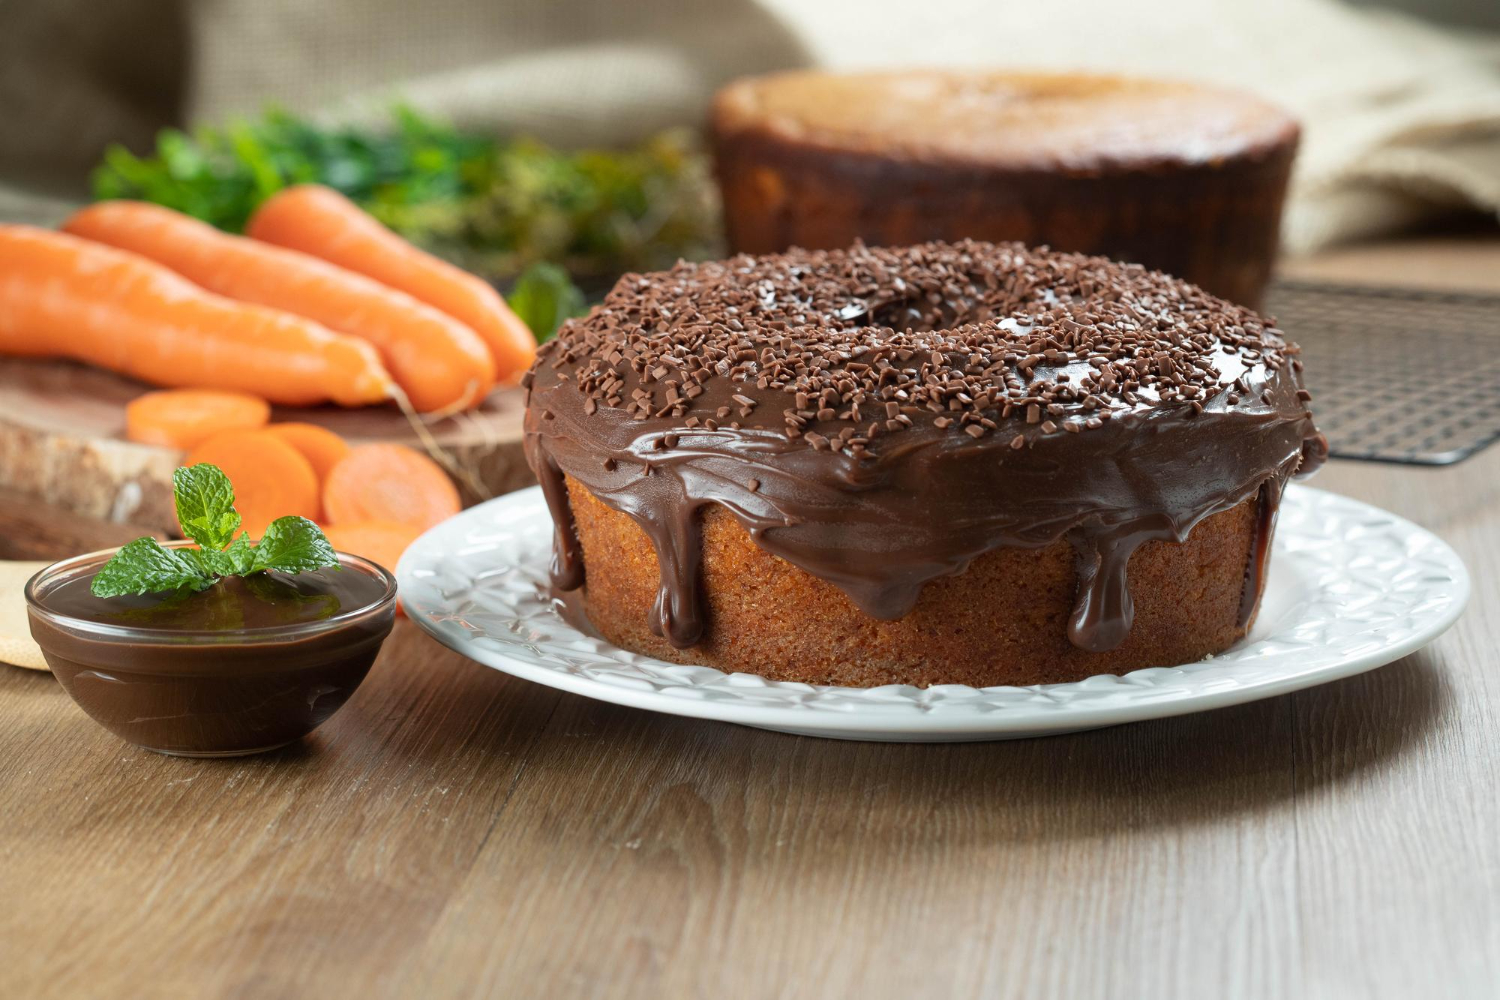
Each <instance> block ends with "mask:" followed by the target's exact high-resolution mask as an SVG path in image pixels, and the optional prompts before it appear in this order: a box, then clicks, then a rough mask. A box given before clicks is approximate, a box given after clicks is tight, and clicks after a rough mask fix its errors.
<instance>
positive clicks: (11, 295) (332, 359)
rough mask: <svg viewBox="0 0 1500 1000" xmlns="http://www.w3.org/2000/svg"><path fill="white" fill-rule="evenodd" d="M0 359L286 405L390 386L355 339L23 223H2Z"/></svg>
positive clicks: (356, 398)
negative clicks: (68, 362) (45, 362)
mask: <svg viewBox="0 0 1500 1000" xmlns="http://www.w3.org/2000/svg"><path fill="white" fill-rule="evenodd" d="M0 354H11V355H18V356H21V357H36V358H72V359H73V360H75V361H87V362H89V363H90V364H95V365H98V366H99V367H101V368H108V369H110V370H111V371H115V372H119V373H121V374H122V375H130V376H132V377H134V378H138V379H141V380H142V381H145V382H153V383H155V384H157V385H165V386H180V387H188V388H194V389H228V390H233V391H238V392H248V393H251V394H253V395H256V396H263V397H264V398H266V399H269V400H270V401H271V402H273V403H286V404H288V405H294V406H300V405H308V404H312V403H322V402H327V401H329V400H332V401H334V402H336V403H342V404H344V405H345V406H361V405H364V404H366V403H378V402H381V401H383V400H387V399H389V398H390V397H391V390H392V389H393V388H394V386H393V384H392V382H391V377H390V375H389V374H388V373H387V372H386V370H385V367H384V366H383V365H382V364H381V363H380V357H379V356H378V355H377V354H376V353H375V350H374V348H372V347H371V346H370V345H369V344H367V343H365V342H364V341H362V340H357V339H355V338H354V337H346V336H344V335H343V334H339V333H334V332H333V331H332V330H329V329H328V328H327V327H324V326H321V325H319V324H317V323H314V322H312V321H311V320H308V319H304V318H302V317H301V316H293V315H291V314H290V313H284V312H278V311H277V310H275V309H266V308H264V307H262V306H254V305H247V304H245V303H243V302H233V301H231V300H229V299H226V298H222V297H220V296H218V295H214V294H212V293H210V292H206V291H204V290H203V289H201V288H199V287H198V286H197V285H195V284H193V283H192V282H190V281H188V280H186V279H185V278H183V277H181V276H180V275H177V274H174V273H172V272H171V271H169V270H167V269H166V268H165V267H162V266H161V265H160V264H157V263H155V262H154V261H150V260H147V259H146V258H144V257H141V256H139V255H137V254H133V253H126V252H125V251H123V250H116V249H115V248H114V247H107V246H104V245H103V244H100V243H95V242H93V241H91V240H83V239H79V238H78V237H76V236H69V235H68V234H66V233H54V232H51V231H50V230H46V229H37V228H35V227H33V226H21V225H0Z"/></svg>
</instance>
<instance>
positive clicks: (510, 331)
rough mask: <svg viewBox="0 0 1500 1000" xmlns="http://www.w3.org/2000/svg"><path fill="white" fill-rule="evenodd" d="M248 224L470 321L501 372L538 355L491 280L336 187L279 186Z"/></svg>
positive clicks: (259, 233)
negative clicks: (398, 230)
mask: <svg viewBox="0 0 1500 1000" xmlns="http://www.w3.org/2000/svg"><path fill="white" fill-rule="evenodd" d="M245 231H246V232H247V233H249V234H250V235H251V236H252V237H254V238H255V239H258V240H264V241H265V242H267V243H275V244H278V245H280V246H284V247H290V248H292V249H293V250H301V251H302V252H303V253H310V254H312V255H313V256H314V257H321V258H323V259H324V260H327V261H332V262H333V263H335V264H338V265H339V266H340V267H346V268H348V269H349V270H351V271H358V272H359V273H360V274H364V275H368V276H369V277H371V278H374V279H375V280H376V281H379V282H382V283H384V284H387V285H389V286H391V287H392V288H399V289H400V290H401V291H403V292H406V293H407V294H408V295H410V296H412V297H413V298H415V299H419V300H421V301H423V302H425V303H427V304H428V305H430V306H433V307H434V308H436V309H440V310H442V311H443V312H445V313H447V314H448V315H449V316H452V317H453V318H454V319H456V320H458V321H459V322H461V323H465V324H467V325H468V326H469V327H470V328H472V329H473V330H475V331H476V332H477V333H478V334H479V336H481V337H483V338H484V341H485V343H486V344H488V345H489V347H490V351H491V353H492V354H493V355H494V357H495V364H496V365H497V367H498V374H499V376H500V378H502V379H507V378H517V377H519V376H520V374H521V373H522V372H524V371H525V370H526V369H528V368H530V367H531V362H532V360H533V359H534V358H535V357H536V337H535V336H533V335H532V332H531V330H529V329H528V328H527V326H526V324H525V323H523V322H522V321H521V318H520V317H519V316H517V315H516V314H515V313H513V312H511V309H510V306H508V305H506V304H505V300H504V299H503V298H501V297H500V293H499V292H497V291H495V289H494V288H493V287H491V286H490V284H489V283H488V282H486V281H483V280H481V279H480V278H477V277H475V276H474V275H472V274H470V273H469V272H467V271H465V270H463V269H462V268H459V267H455V266H453V265H452V264H449V263H448V262H447V261H445V260H440V259H438V258H437V257H434V256H433V255H432V254H430V253H427V252H426V251H424V250H419V249H417V248H416V247H414V246H412V245H411V244H410V243H408V242H406V240H404V239H402V238H401V237H399V236H397V235H396V234H395V233H393V232H391V231H390V230H389V229H387V228H385V227H384V226H382V225H381V224H380V223H379V222H378V221H376V220H375V219H374V218H373V217H372V216H370V215H369V214H367V213H366V212H365V211H364V210H363V209H361V208H360V207H359V206H358V205H356V204H354V202H352V201H350V200H349V199H348V198H345V197H344V196H343V195H341V194H339V193H338V192H337V191H335V190H333V189H332V188H327V187H323V186H321V185H318V184H299V185H297V186H296V187H289V188H287V189H285V190H284V191H280V192H278V193H276V194H274V195H272V196H271V197H270V198H269V199H267V200H266V201H265V202H264V203H263V204H262V205H261V206H260V208H258V209H257V210H256V212H255V214H254V215H252V216H251V217H250V224H249V225H248V226H246V227H245Z"/></svg>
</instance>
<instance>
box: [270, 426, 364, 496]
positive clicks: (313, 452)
mask: <svg viewBox="0 0 1500 1000" xmlns="http://www.w3.org/2000/svg"><path fill="white" fill-rule="evenodd" d="M266 430H268V431H270V432H271V433H272V434H275V435H276V436H277V437H279V438H281V440H283V441H285V442H286V443H287V444H289V445H291V446H292V447H293V448H296V449H297V450H298V451H300V452H301V453H302V457H303V458H305V459H307V460H308V462H309V463H311V465H312V467H313V471H314V472H316V473H317V474H318V481H319V482H322V481H323V480H324V479H327V478H328V473H329V472H331V471H332V470H333V467H334V466H335V465H337V464H338V463H339V460H340V459H342V458H343V457H344V456H345V455H347V454H349V442H347V441H345V440H344V439H343V438H341V437H339V436H338V435H337V434H335V433H334V432H333V431H331V430H329V429H328V428H326V427H319V426H318V425H317V424H299V423H295V422H288V423H284V424H272V425H271V426H269V427H267V428H266Z"/></svg>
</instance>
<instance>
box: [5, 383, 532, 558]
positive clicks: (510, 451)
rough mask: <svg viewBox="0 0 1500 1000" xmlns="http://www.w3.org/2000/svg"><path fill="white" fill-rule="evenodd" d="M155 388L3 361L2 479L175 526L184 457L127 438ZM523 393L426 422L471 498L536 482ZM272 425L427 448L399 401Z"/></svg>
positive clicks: (64, 500) (294, 411)
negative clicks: (526, 453) (134, 403)
mask: <svg viewBox="0 0 1500 1000" xmlns="http://www.w3.org/2000/svg"><path fill="white" fill-rule="evenodd" d="M150 389H151V387H150V386H147V385H143V384H142V383H140V382H136V381H133V380H131V379H126V378H122V377H120V376H118V375H115V374H113V373H111V372H106V371H101V370H99V369H96V368H90V367H87V366H84V365H78V364H74V363H71V362H65V361H29V360H20V359H15V358H0V485H3V486H4V487H6V488H8V489H11V490H15V491H19V492H21V493H25V494H29V495H30V496H33V497H36V498H37V499H38V500H40V501H42V502H45V503H47V504H49V505H51V506H53V507H55V508H57V509H58V510H59V511H67V512H72V513H76V514H80V515H83V516H86V517H91V518H96V519H100V520H105V521H112V522H116V523H125V522H129V523H132V524H137V525H143V526H147V527H151V528H154V529H157V530H164V531H173V530H175V528H176V522H177V519H176V516H175V514H174V513H173V509H172V485H171V484H172V470H173V469H174V468H176V467H177V465H178V464H179V462H180V460H181V458H182V453H181V452H178V451H175V450H173V449H169V448H159V447H153V446H150V445H140V444H133V443H131V442H129V441H126V440H124V437H123V435H124V432H125V404H126V403H128V402H129V401H130V400H132V399H134V398H135V397H136V396H139V395H140V394H141V393H144V392H149V391H150ZM522 408H523V400H522V393H521V390H519V389H515V388H510V389H498V390H496V391H495V392H494V393H492V394H491V395H490V398H489V399H488V400H486V401H485V404H484V405H483V406H482V407H480V408H479V409H478V410H475V411H474V412H473V413H466V414H460V415H458V416H455V417H450V418H447V419H445V420H442V421H438V422H436V423H433V424H431V425H429V426H428V428H427V429H428V431H429V432H430V433H431V435H432V437H433V439H434V441H435V442H436V444H437V445H438V447H439V448H440V449H441V450H442V451H443V452H444V453H446V454H447V455H449V456H451V457H452V460H453V465H454V468H455V469H456V470H457V475H456V476H455V479H456V480H457V481H458V484H459V489H460V491H461V492H462V494H463V497H464V502H465V503H466V504H467V503H477V502H478V501H480V500H483V499H487V498H488V497H491V496H496V495H498V494H500V493H506V492H509V491H510V490H514V489H519V488H520V487H522V486H526V485H528V484H530V483H531V482H534V480H533V478H532V476H531V472H530V470H529V469H528V468H527V467H526V461H525V459H524V457H523V456H522V454H521V414H522ZM271 419H272V420H273V421H285V420H298V421H305V422H308V423H314V424H319V425H321V426H323V427H327V428H328V429H329V430H331V431H334V432H336V433H338V434H340V435H342V436H343V437H344V438H345V439H347V440H348V441H349V443H350V444H356V445H357V444H363V443H366V442H370V441H391V442H397V443H400V444H406V445H410V446H411V447H413V448H417V449H419V450H422V449H423V444H422V441H421V439H420V438H419V436H418V435H417V433H416V431H415V430H414V429H413V428H412V426H411V424H410V423H409V422H408V421H407V419H406V418H405V417H404V416H403V415H402V414H401V413H400V411H398V410H397V409H396V408H395V407H394V406H390V407H366V408H363V409H357V410H345V409H339V408H337V407H317V408H311V409H301V408H293V407H277V408H276V410H275V412H274V413H273V414H272V416H271Z"/></svg>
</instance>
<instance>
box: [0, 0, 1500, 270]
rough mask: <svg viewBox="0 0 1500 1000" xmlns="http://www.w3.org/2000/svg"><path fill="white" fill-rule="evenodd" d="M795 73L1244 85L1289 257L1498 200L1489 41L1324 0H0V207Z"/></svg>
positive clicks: (627, 107)
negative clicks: (232, 141) (404, 124)
mask: <svg viewBox="0 0 1500 1000" xmlns="http://www.w3.org/2000/svg"><path fill="white" fill-rule="evenodd" d="M800 65H824V66H831V67H837V68H853V67H871V66H875V67H879V66H893V65H953V66H986V67H989V66H1016V67H1045V68H1063V69H1091V70H1114V71H1122V72H1136V73H1150V74H1155V75H1172V76H1182V77H1190V78H1199V79H1206V80H1215V81H1220V82H1224V83H1229V84H1233V85H1237V86H1242V87H1247V88H1250V89H1253V90H1257V91H1259V92H1261V93H1263V94H1265V95H1266V96H1268V97H1270V98H1272V99H1274V100H1277V101H1279V102H1281V103H1282V104H1284V105H1286V106H1287V107H1288V108H1290V109H1291V110H1292V111H1293V112H1295V113H1296V114H1297V115H1299V116H1300V117H1301V118H1302V119H1303V121H1304V123H1305V125H1306V140H1305V144H1304V147H1303V155H1302V157H1301V160H1300V163H1299V166H1298V171H1297V175H1296V178H1295V181H1294V190H1293V198H1292V202H1291V205H1290V207H1289V215H1288V220H1287V227H1286V233H1287V240H1288V243H1289V244H1290V245H1291V246H1292V247H1293V248H1295V249H1308V248H1312V247H1316V246H1319V245H1323V244H1326V243H1329V242H1333V241H1336V240H1341V239H1349V238H1353V237H1358V236H1362V235H1368V234H1373V233H1378V232H1382V231H1387V230H1390V229H1393V228H1397V227H1400V226H1404V225H1407V224H1409V223H1411V222H1413V221H1414V220H1417V219H1420V218H1421V217H1422V216H1424V215H1427V214H1433V213H1436V212H1441V211H1449V210H1451V209H1452V208H1453V207H1454V206H1472V207H1474V208H1477V209H1479V210H1482V211H1486V212H1491V213H1493V212H1495V211H1496V210H1497V208H1500V42H1497V40H1496V39H1495V38H1494V37H1493V36H1481V35H1480V34H1479V33H1477V32H1468V33H1459V32H1457V31H1445V30H1440V29H1437V28H1434V27H1430V26H1426V25H1423V24H1420V23H1418V22H1415V21H1411V20H1406V19H1401V18H1398V17H1395V16H1393V15H1382V14H1375V13H1370V12H1368V11H1363V10H1355V9H1353V8H1350V7H1347V6H1344V5H1343V4H1340V3H1338V2H1336V0H1256V2H1254V3H1247V2H1242V0H1156V2H1146V3H1141V4H1136V5H1127V4H1120V3H1118V2H1117V0H1065V2H1054V3H1046V4H1037V3H1027V4H1021V3H1003V2H995V0H920V2H909V0H858V2H855V0H704V2H693V0H634V2H632V0H543V2H532V3H526V2H519V0H489V2H486V0H426V2H424V3H413V2H411V0H196V2H192V0H111V2H109V3H101V2H98V0H0V109H3V113H4V114H5V116H6V117H7V119H9V121H8V123H7V125H8V127H7V128H5V129H3V130H0V217H18V216H23V215H24V216H29V217H33V218H46V217H49V216H52V215H55V214H56V213H57V212H58V211H60V210H61V209H62V208H63V207H64V205H65V203H66V201H65V199H66V198H68V197H76V195H77V192H78V190H79V185H80V183H81V178H82V176H83V174H84V171H85V170H86V167H87V164H88V163H90V162H92V160H93V159H94V158H96V157H97V154H98V151H99V149H100V147H101V146H102V145H103V144H104V143H105V142H106V141H108V140H109V139H112V138H121V139H124V140H126V141H128V142H131V143H133V144H136V145H140V144H142V143H144V142H146V141H147V140H148V139H149V136H150V135H151V133H152V132H153V131H154V129H155V128H157V127H158V126H160V125H161V124H164V123H167V122H171V121H175V120H179V119H185V120H190V121H205V120H206V121H217V120H221V119H222V118H223V117H225V116H227V115H236V114H251V113H254V112H255V111H257V110H258V109H259V108H260V107H261V106H262V105H263V104H264V103H265V102H266V101H268V100H269V101H276V102H279V103H281V104H284V105H287V106H289V107H292V108H294V109H297V110H300V111H304V112H308V113H313V114H317V115H322V116H326V117H328V118H330V119H333V118H340V119H345V118H371V117H373V116H376V115H378V114H379V113H380V111H381V109H383V108H384V107H386V106H387V105H388V104H389V102H390V101H391V100H392V99H394V98H398V97H399V98H400V99H403V100H406V101H408V102H411V103H413V104H415V105H417V106H419V107H422V108H425V109H428V110H431V111H436V112H440V113H443V114H446V115H449V116H451V117H453V118H454V119H456V120H458V121H459V122H461V123H463V124H466V125H470V126H473V127H476V128H487V129H502V130H512V129H519V130H523V131H527V132H532V133H535V134H538V135H540V136H541V137H543V138H545V139H548V140H550V141H554V142H560V143H566V144H579V143H614V142H621V141H626V140H629V139H631V138H633V137H636V136H638V135H641V134H644V133H646V132H649V131H652V130H654V129H657V128H660V127H663V126H665V125H670V124H676V123H680V122H684V121H689V122H693V121H699V120H701V117H702V113H703V109H704V106H705V103H706V101H707V99H708V96H709V94H711V93H712V91H713V90H714V89H715V88H716V87H717V86H718V85H720V84H721V83H723V82H724V81H725V80H728V79H730V78H732V77H734V76H737V75H740V74H743V73H750V72H757V71H762V70H767V69H775V68H780V67H787V66H800ZM49 195H50V196H51V198H50V199H49V198H47V197H44V196H49ZM58 199H62V200H58Z"/></svg>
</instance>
